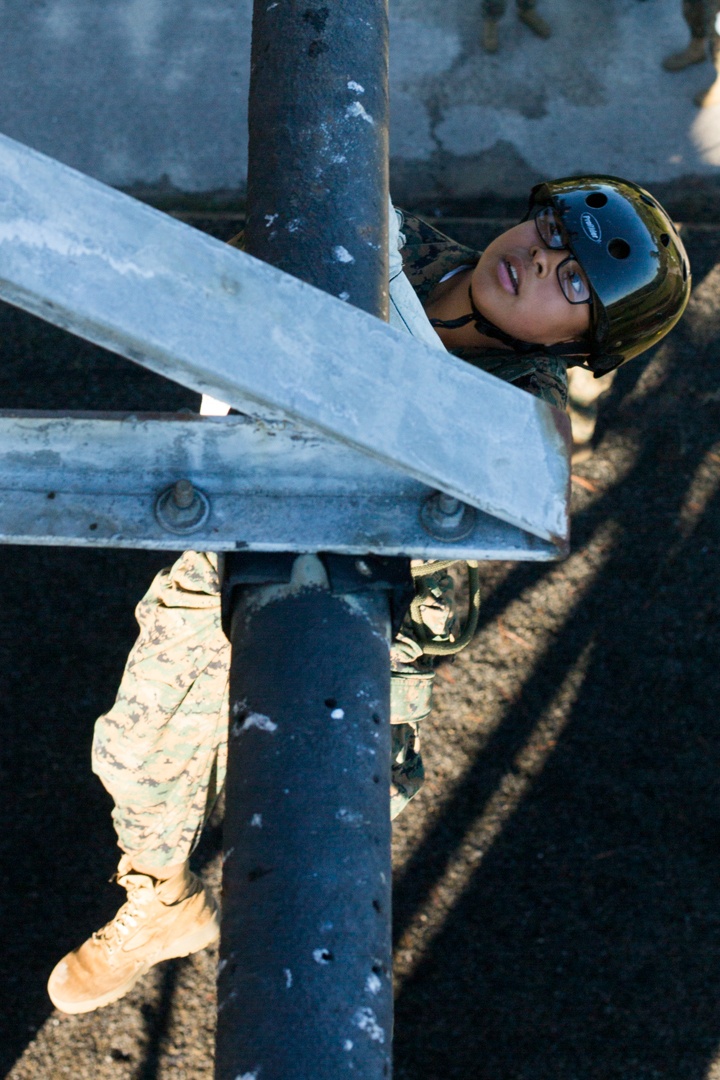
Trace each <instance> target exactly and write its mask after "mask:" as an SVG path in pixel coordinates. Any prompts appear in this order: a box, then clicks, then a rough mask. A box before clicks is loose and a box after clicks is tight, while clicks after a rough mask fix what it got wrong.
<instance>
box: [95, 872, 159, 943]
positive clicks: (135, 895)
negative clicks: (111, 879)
mask: <svg viewBox="0 0 720 1080" xmlns="http://www.w3.org/2000/svg"><path fill="white" fill-rule="evenodd" d="M117 882H118V885H122V887H123V888H124V889H127V894H128V898H127V900H126V901H125V903H124V904H123V906H122V907H121V908H120V910H119V911H118V913H117V915H116V916H115V918H114V919H111V920H110V922H108V923H106V924H105V926H103V927H101V928H100V930H96V932H95V933H94V934H93V941H96V942H97V943H98V944H100V945H104V946H105V949H106V950H107V952H108V954H109V955H112V954H113V953H114V952H116V951H117V950H118V949H120V948H121V947H122V945H123V943H124V942H125V941H126V940H127V938H128V936H129V934H131V933H132V931H133V930H135V929H136V927H137V926H139V924H140V923H141V922H142V921H143V919H144V918H146V917H147V909H148V905H149V904H150V903H152V900H153V899H154V896H155V890H154V888H153V884H152V880H151V879H150V878H148V877H146V876H145V875H140V874H124V875H123V876H122V877H118V879H117Z"/></svg>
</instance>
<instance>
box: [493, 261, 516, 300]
mask: <svg viewBox="0 0 720 1080" xmlns="http://www.w3.org/2000/svg"><path fill="white" fill-rule="evenodd" d="M498 278H499V280H500V284H501V285H502V287H503V289H504V290H505V292H509V293H511V294H512V295H513V296H517V295H518V292H519V290H520V274H519V271H518V268H517V266H516V265H515V263H514V262H511V261H510V260H509V259H501V260H500V262H499V263H498Z"/></svg>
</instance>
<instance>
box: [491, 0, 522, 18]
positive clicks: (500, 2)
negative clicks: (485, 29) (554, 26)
mask: <svg viewBox="0 0 720 1080" xmlns="http://www.w3.org/2000/svg"><path fill="white" fill-rule="evenodd" d="M515 3H516V4H517V9H518V11H532V9H533V8H534V7H535V0H515ZM506 7H507V0H483V5H482V13H483V15H484V16H485V17H486V18H488V19H500V18H502V16H503V15H504V14H505V8H506Z"/></svg>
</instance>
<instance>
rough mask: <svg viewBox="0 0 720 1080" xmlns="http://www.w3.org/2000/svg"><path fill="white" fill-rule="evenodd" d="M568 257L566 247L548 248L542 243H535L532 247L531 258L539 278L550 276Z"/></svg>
mask: <svg viewBox="0 0 720 1080" xmlns="http://www.w3.org/2000/svg"><path fill="white" fill-rule="evenodd" d="M566 258H567V251H565V249H564V248H563V249H555V248H546V247H545V246H544V245H542V244H534V245H533V246H532V247H531V248H530V259H531V260H532V265H533V270H534V271H535V275H536V276H537V277H539V278H545V277H548V276H549V275H550V274H552V273H554V271H555V270H557V268H558V266H559V265H560V263H561V262H563V260H564V259H566Z"/></svg>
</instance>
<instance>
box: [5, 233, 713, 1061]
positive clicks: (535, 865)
mask: <svg viewBox="0 0 720 1080" xmlns="http://www.w3.org/2000/svg"><path fill="white" fill-rule="evenodd" d="M212 227H213V228H214V229H215V230H216V231H217V232H218V234H219V235H229V234H230V233H231V232H232V228H231V226H230V223H228V222H223V221H222V220H217V221H215V222H213V223H212ZM488 228H491V226H487V225H485V224H482V223H480V224H478V223H472V222H464V223H461V224H457V223H456V226H455V230H454V231H455V232H456V233H457V234H458V235H461V232H464V234H465V235H466V236H467V238H468V239H469V240H471V241H473V242H475V241H479V242H482V238H483V236H485V235H486V233H487V231H488ZM686 236H687V242H688V245H689V249H690V253H691V257H692V260H693V266H694V271H695V281H696V291H695V295H694V299H693V301H692V305H691V308H690V310H689V314H688V316H687V318H686V319H685V320H684V323H683V326H682V328H681V329H679V330H678V331H676V333H675V334H673V335H672V337H671V339H670V340H669V341H668V342H667V343H665V344H664V345H662V346H661V347H660V348H659V349H658V350H656V351H655V352H654V353H653V354H652V355H651V356H650V357H649V358H648V359H647V360H643V361H640V362H636V363H635V364H634V365H630V366H629V367H628V368H624V369H622V370H621V371H620V373H619V375H618V377H617V379H616V380H615V383H614V384H613V386H612V388H611V390H610V391H608V393H607V394H606V395H605V397H604V398H603V399H601V401H600V407H599V419H598V426H597V429H596V434H595V441H594V452H593V454H592V455H590V456H586V457H585V458H584V459H583V460H582V461H579V462H577V463H576V465H575V466H574V473H575V477H574V482H573V515H574V534H573V548H572V554H571V555H570V558H569V559H568V560H567V561H566V562H564V563H562V564H551V565H550V564H549V565H540V566H523V565H520V566H517V565H509V564H508V565H506V564H488V565H487V566H485V567H484V568H483V572H482V578H483V593H484V606H483V612H482V619H481V626H480V629H479V633H478V636H477V639H476V641H475V643H474V644H473V646H472V647H471V648H470V649H469V650H468V651H467V652H466V653H464V654H463V655H462V656H461V657H460V658H458V660H457V661H456V662H455V663H454V664H445V665H444V666H443V667H442V668H441V670H440V673H439V677H438V692H437V709H436V712H435V714H434V717H433V719H432V721H431V722H429V723H428V725H427V733H426V740H425V751H426V759H427V770H428V774H429V779H428V782H427V784H426V786H425V788H424V790H423V791H422V793H421V794H420V795H419V796H418V798H417V799H416V800H415V802H414V803H413V805H412V806H411V807H410V809H409V810H408V811H407V813H406V814H405V815H404V816H403V818H401V819H400V820H399V822H398V823H397V827H396V830H395V867H396V874H397V881H396V891H395V934H396V975H397V1012H396V1041H395V1061H396V1065H395V1074H396V1080H441V1078H442V1080H460V1078H463V1080H465V1078H466V1077H468V1076H471V1077H473V1080H591V1078H597V1080H655V1078H662V1080H720V892H719V888H718V887H719V886H720V857H719V856H720V843H719V840H720V836H719V828H720V770H719V769H718V764H719V762H718V757H719V753H718V748H717V727H718V701H720V664H718V659H717V658H718V645H719V644H720V641H719V637H720V628H719V623H718V615H719V611H720V596H719V595H718V559H717V556H718V550H719V548H720V539H719V537H720V533H719V526H720V499H719V498H718V485H719V483H720V365H719V364H718V359H717V354H718V350H717V346H715V345H714V343H713V342H714V340H715V339H717V336H718V331H719V330H720V325H719V324H720V314H718V312H719V311H720V308H718V306H717V305H716V304H715V302H714V296H715V293H716V291H717V285H718V276H719V275H720V270H719V269H718V266H720V233H718V232H717V231H716V230H715V229H714V228H712V227H705V226H703V227H694V228H691V229H687V230H686ZM0 321H1V322H2V333H1V334H0V338H1V340H2V342H3V344H2V349H3V363H2V365H0V401H1V402H2V404H3V407H36V408H41V407H47V408H63V407H85V408H116V409H136V408H141V407H142V408H148V407H153V408H160V409H176V408H182V407H186V406H190V407H194V406H195V404H196V399H195V398H194V396H193V395H191V394H189V393H188V392H187V391H184V390H183V389H182V388H178V387H175V386H173V385H172V384H168V383H163V382H161V381H160V380H158V379H156V378H155V377H153V376H151V375H148V374H145V373H143V372H142V371H140V370H138V369H136V368H134V367H132V366H131V365H129V364H125V363H124V362H122V361H119V360H118V359H117V358H115V357H111V356H109V355H108V354H105V353H101V352H99V351H98V350H95V349H91V348H90V347H89V346H86V345H84V344H82V343H79V342H77V341H75V340H74V339H72V338H70V337H68V336H67V335H64V334H62V333H60V332H57V331H54V330H51V329H49V328H46V327H44V326H43V325H42V324H41V323H38V322H37V321H35V320H33V319H30V318H28V317H25V316H21V315H19V314H17V313H15V312H14V311H12V310H10V309H2V311H0ZM33 364H34V367H33ZM39 373H40V374H39ZM3 550H4V553H5V558H4V559H3V560H2V562H1V563H0V589H1V590H2V595H3V597H4V601H5V605H4V611H5V617H4V619H3V620H2V621H1V623H0V656H1V658H2V671H3V673H4V694H3V697H2V710H3V714H4V715H3V722H4V728H5V731H6V735H5V738H4V739H3V746H2V759H1V761H2V771H3V782H2V788H1V790H2V800H1V801H0V814H1V815H2V829H1V830H0V847H1V849H2V856H3V857H2V862H1V869H0V872H1V873H2V879H3V881H2V884H3V890H2V900H1V901H0V911H1V914H2V941H3V943H4V948H3V950H2V957H1V958H0V967H1V971H2V978H1V979H0V1071H1V1073H2V1075H3V1076H5V1077H7V1078H8V1080H31V1078H32V1080H55V1078H56V1077H64V1076H71V1077H73V1078H78V1080H82V1078H86V1077H87V1078H89V1077H92V1078H97V1080H106V1078H107V1080H110V1078H114V1080H125V1078H127V1080H165V1078H170V1077H172V1078H178V1080H180V1078H185V1080H201V1078H205V1077H211V1076H212V1040H213V1025H214V1001H215V998H214V968H215V962H216V957H215V955H214V954H213V953H212V952H206V953H203V954H200V955H199V956H196V957H192V958H189V959H187V960H183V961H177V962H173V963H170V964H167V965H165V966H164V967H162V968H161V969H159V970H157V969H156V970H155V971H154V972H153V973H151V975H149V976H148V977H147V978H146V979H145V980H144V981H143V982H142V983H141V984H140V985H139V986H138V987H137V988H136V989H135V991H134V992H133V993H132V994H130V995H129V996H128V997H127V998H126V999H125V1000H124V1001H122V1002H119V1003H118V1004H117V1005H114V1006H110V1007H109V1008H107V1009H104V1010H102V1011H101V1012H99V1013H97V1014H94V1015H90V1016H85V1017H77V1018H68V1017H64V1016H61V1015H60V1014H57V1013H54V1012H53V1010H52V1007H51V1006H50V1003H49V1001H48V1000H47V998H46V996H45V990H44V984H45V980H46V978H47V975H48V973H49V971H50V969H51V967H52V965H53V964H54V962H55V961H56V960H57V959H58V958H59V957H60V956H61V955H62V954H63V952H64V951H65V950H66V949H67V948H69V947H72V946H73V945H74V944H77V942H78V941H79V940H81V939H82V938H83V937H84V936H85V935H86V934H87V933H88V932H89V931H91V930H92V929H95V928H97V927H98V926H99V925H101V923H102V922H103V921H104V920H105V919H106V918H108V917H109V916H110V915H111V914H112V913H113V911H114V910H115V908H116V907H117V904H118V899H119V893H118V891H117V889H116V887H115V886H112V885H110V884H106V882H107V879H108V878H109V877H110V875H111V873H112V872H113V868H114V865H115V861H116V852H115V849H114V837H113V833H112V830H111V827H110V820H109V801H108V799H107V796H106V795H105V794H104V792H103V791H102V789H101V787H100V785H99V783H98V782H97V781H96V780H95V779H94V777H93V776H92V775H91V773H90V770H89V760H88V759H89V748H90V740H91V736H92V724H93V720H94V718H95V716H96V715H97V714H98V713H99V712H100V711H102V710H103V709H104V708H106V707H107V706H108V705H109V703H110V702H111V700H112V696H113V692H114V689H115V686H116V684H117V680H118V677H119V675H120V672H121V670H122V665H123V661H124V657H125V655H126V653H127V650H128V648H129V646H130V644H131V642H132V640H133V636H134V624H133V614H132V609H133V605H134V603H135V601H136V600H137V598H138V597H139V596H140V594H141V593H142V592H143V590H144V588H145V586H146V584H147V582H148V580H149V578H150V576H151V575H152V573H153V572H154V571H155V570H156V569H157V568H158V567H159V566H160V565H161V564H163V563H164V562H165V561H166V559H167V557H166V556H159V555H148V554H142V553H132V552H103V551H71V550H60V549H59V550H53V549H32V548H4V549H3ZM219 828H220V826H219V823H218V822H215V823H214V825H213V827H212V828H211V829H210V830H209V835H208V836H207V837H206V839H205V841H204V842H203V846H202V848H201V850H200V851H199V852H198V853H197V863H198V866H199V867H200V868H201V869H202V872H203V874H205V875H206V877H207V878H208V880H209V881H210V882H211V883H213V884H215V885H217V881H218V877H219V867H218V854H217V853H218V846H219ZM308 1080H310V1078H308Z"/></svg>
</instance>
